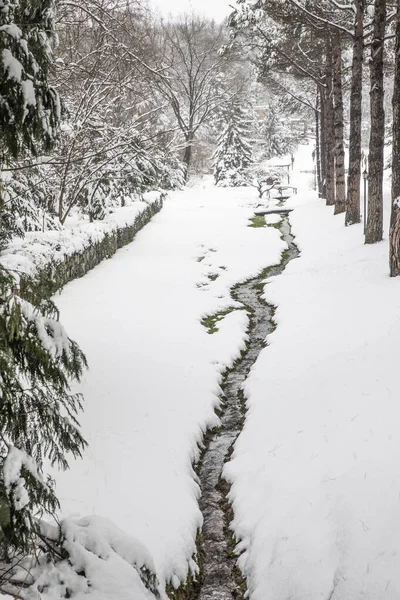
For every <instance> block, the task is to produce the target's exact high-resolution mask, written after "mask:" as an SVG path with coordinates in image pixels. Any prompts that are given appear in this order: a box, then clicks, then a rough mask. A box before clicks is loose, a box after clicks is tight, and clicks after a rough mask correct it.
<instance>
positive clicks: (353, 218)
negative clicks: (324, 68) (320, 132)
mask: <svg viewBox="0 0 400 600" xmlns="http://www.w3.org/2000/svg"><path fill="white" fill-rule="evenodd" d="M365 3H366V0H355V8H356V18H355V25H354V40H353V63H352V77H351V92H350V140H349V172H348V177H347V203H346V220H345V222H346V225H352V224H353V223H359V222H360V218H361V216H360V177H361V111H362V61H363V51H364V15H365Z"/></svg>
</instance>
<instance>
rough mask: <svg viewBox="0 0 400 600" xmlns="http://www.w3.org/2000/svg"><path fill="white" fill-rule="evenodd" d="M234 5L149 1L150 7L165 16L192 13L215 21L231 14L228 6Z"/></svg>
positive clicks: (227, 1) (222, 0) (229, 0)
mask: <svg viewBox="0 0 400 600" xmlns="http://www.w3.org/2000/svg"><path fill="white" fill-rule="evenodd" d="M234 4H235V0H150V6H153V7H155V8H157V9H158V10H159V11H160V12H161V14H163V15H165V16H167V15H168V14H171V15H173V16H175V15H178V14H180V13H184V12H192V11H193V12H196V13H198V14H201V15H206V16H207V17H210V18H213V19H215V20H216V21H222V20H223V19H225V17H227V16H228V15H229V14H230V13H231V12H232V9H231V8H230V6H229V5H231V6H232V5H234Z"/></svg>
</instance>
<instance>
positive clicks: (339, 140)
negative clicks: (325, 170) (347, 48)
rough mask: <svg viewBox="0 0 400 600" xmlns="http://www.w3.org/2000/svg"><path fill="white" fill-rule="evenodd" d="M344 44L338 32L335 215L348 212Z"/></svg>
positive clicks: (335, 65) (335, 46) (334, 67)
mask: <svg viewBox="0 0 400 600" xmlns="http://www.w3.org/2000/svg"><path fill="white" fill-rule="evenodd" d="M341 46H342V44H341V36H340V33H339V32H337V33H336V34H335V37H334V44H333V82H332V83H333V102H334V108H335V113H334V121H335V122H334V126H335V174H336V199H335V215H338V214H340V213H344V212H345V210H346V181H345V179H346V175H345V160H344V124H343V121H344V119H343V91H342V47H341Z"/></svg>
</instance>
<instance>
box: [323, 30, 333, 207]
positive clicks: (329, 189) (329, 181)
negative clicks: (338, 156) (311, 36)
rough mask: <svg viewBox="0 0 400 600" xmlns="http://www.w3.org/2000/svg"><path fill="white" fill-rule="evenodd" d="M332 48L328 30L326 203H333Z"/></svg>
mask: <svg viewBox="0 0 400 600" xmlns="http://www.w3.org/2000/svg"><path fill="white" fill-rule="evenodd" d="M332 53H333V49H332V37H331V34H330V33H329V32H328V34H327V41H326V65H325V93H324V101H325V136H326V137H325V152H326V204H327V205H328V206H332V205H333V204H335V126H334V113H333V54H332Z"/></svg>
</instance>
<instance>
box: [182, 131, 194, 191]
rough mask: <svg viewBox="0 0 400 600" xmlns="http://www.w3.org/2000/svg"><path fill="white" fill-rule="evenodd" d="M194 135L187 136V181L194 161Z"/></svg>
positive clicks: (184, 161)
mask: <svg viewBox="0 0 400 600" xmlns="http://www.w3.org/2000/svg"><path fill="white" fill-rule="evenodd" d="M193 139H194V138H193V136H192V135H190V134H188V135H187V136H186V145H185V152H184V154H183V164H184V165H185V181H187V180H188V179H189V168H190V164H191V162H192V149H193Z"/></svg>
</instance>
